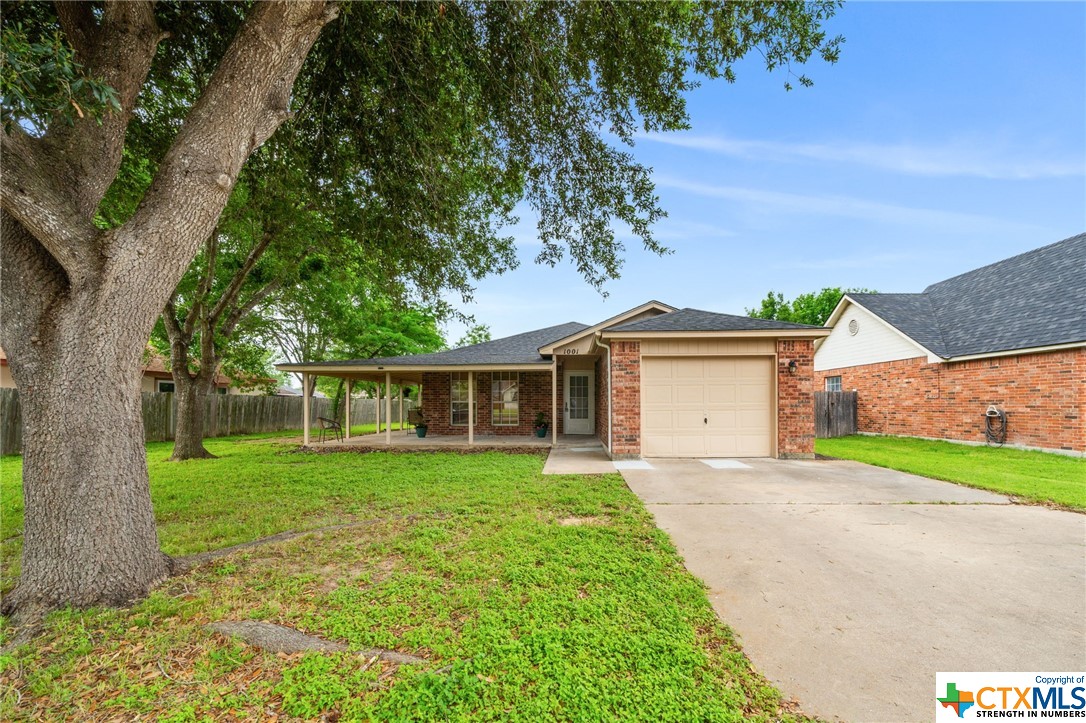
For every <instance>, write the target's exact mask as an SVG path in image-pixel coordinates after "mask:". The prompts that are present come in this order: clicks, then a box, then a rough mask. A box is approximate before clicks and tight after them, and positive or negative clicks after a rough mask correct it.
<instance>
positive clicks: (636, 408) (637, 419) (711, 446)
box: [277, 301, 830, 458]
mask: <svg viewBox="0 0 1086 723" xmlns="http://www.w3.org/2000/svg"><path fill="white" fill-rule="evenodd" d="M829 333H830V332H829V330H828V329H824V328H822V327H812V326H805V325H803V324H791V323H786V322H780V321H768V320H765V319H752V318H749V317H744V316H731V315H728V314H716V313H712V312H708V311H698V310H697V309H681V310H678V309H675V308H673V307H671V306H667V305H666V304H661V303H659V302H656V301H650V302H647V303H645V304H642V305H641V306H638V307H637V308H634V309H631V310H629V311H627V312H625V313H623V314H619V315H618V316H615V317H613V318H611V319H607V320H606V321H603V322H600V323H598V324H595V325H591V326H590V325H586V324H580V323H575V322H571V323H568V324H561V325H559V326H552V327H548V328H546V329H538V330H536V331H529V332H526V333H523V334H518V335H516V336H510V337H506V338H504V339H496V340H494V341H489V342H485V343H482V344H475V345H472V346H467V347H462V348H459V349H453V350H450V351H443V352H435V353H431V354H419V355H415V356H400V357H389V358H381V359H361V360H355V361H328V362H306V363H300V364H279V365H277V366H278V368H279V369H281V370H284V371H291V372H296V373H302V374H304V375H309V374H317V375H321V376H332V377H339V378H344V379H353V380H359V379H364V380H367V381H375V382H378V383H380V384H384V385H391V384H398V385H410V386H420V397H419V399H420V404H421V406H422V408H423V410H424V414H425V416H426V419H427V423H428V434H432V435H467V436H468V441H469V442H471V441H472V440H473V439H474V436H475V435H476V434H484V435H509V434H513V435H530V434H531V433H532V426H533V422H534V421H535V417H536V415H537V413H539V412H543V414H544V416H545V417H546V419H547V421H548V422H551V432H552V440H554V441H557V436H558V435H559V434H564V435H586V436H595V437H597V438H599V440H600V441H601V442H602V443H603V445H604V446H605V447H606V449H607V450H608V453H609V454H610V455H611V457H613V458H630V457H639V456H645V457H811V456H812V455H813V453H814V409H813V407H814V402H813V384H814V373H813V361H814V348H813V342H814V340H816V339H820V338H822V337H825V336H826V335H828V334H829ZM304 386H305V385H303V387H304Z"/></svg>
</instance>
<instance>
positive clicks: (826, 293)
mask: <svg viewBox="0 0 1086 723" xmlns="http://www.w3.org/2000/svg"><path fill="white" fill-rule="evenodd" d="M851 293H857V294H873V293H875V292H874V291H872V290H871V289H842V288H840V287H838V286H830V287H826V288H824V289H822V290H821V291H812V292H808V293H805V294H800V295H799V296H797V297H796V298H795V299H793V300H791V301H785V299H784V294H781V293H778V292H774V291H770V292H769V293H768V294H766V297H765V298H764V299H762V301H761V304H759V306H758V307H757V308H755V309H747V310H746V312H747V316H752V317H754V318H755V319H776V320H777V321H791V322H795V323H797V324H812V325H814V326H822V325H824V324H825V323H826V321H827V320H828V319H829V318H830V314H832V313H833V310H834V309H835V308H837V304H838V302H840V301H841V297H842V296H844V295H845V294H851Z"/></svg>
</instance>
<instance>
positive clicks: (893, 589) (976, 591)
mask: <svg viewBox="0 0 1086 723" xmlns="http://www.w3.org/2000/svg"><path fill="white" fill-rule="evenodd" d="M744 462H745V463H749V464H750V466H751V468H752V469H751V470H714V469H710V468H708V467H706V466H705V465H703V464H700V463H698V462H695V461H693V460H653V464H654V466H656V470H654V471H651V472H649V471H626V472H623V476H624V477H625V478H626V480H627V482H628V484H629V485H630V487H631V489H633V490H634V491H635V492H637V493H638V494H639V495H641V496H642V499H644V500H645V502H646V503H647V505H648V508H649V510H650V511H651V512H652V513H653V515H654V516H655V517H656V521H657V524H658V525H659V526H660V527H661V529H663V530H665V531H666V532H667V533H668V534H670V535H671V538H672V540H673V541H674V542H675V544H676V546H677V547H678V549H679V551H680V553H681V554H682V555H683V557H684V558H685V562H686V566H687V568H688V569H690V571H691V572H693V573H694V574H695V575H697V576H698V577H700V578H701V579H702V580H704V581H705V582H706V584H707V585H708V586H709V596H710V600H711V602H712V604H713V607H714V608H715V609H716V611H717V613H718V614H719V615H720V616H721V618H722V619H723V620H724V621H725V622H726V623H727V624H728V625H730V626H731V627H732V628H733V629H734V630H735V631H736V632H737V633H738V635H739V636H740V639H741V642H742V645H743V649H744V651H745V652H746V653H747V654H748V655H749V656H750V657H751V659H752V661H753V662H754V664H755V667H757V668H758V669H759V670H760V671H761V672H762V673H764V674H765V675H766V676H767V677H768V678H769V679H770V680H771V681H773V682H774V683H775V684H776V685H777V686H778V687H779V688H780V689H781V690H782V691H783V692H784V694H785V695H786V696H789V697H795V698H797V699H798V700H799V703H800V706H801V708H802V709H803V710H804V711H805V712H806V713H809V714H815V715H819V716H822V717H825V718H836V719H840V720H854V721H909V720H931V718H932V715H933V713H932V711H933V705H934V700H933V696H932V693H933V691H934V687H935V673H936V672H938V671H993V670H1021V671H1031V670H1036V671H1045V670H1082V669H1083V668H1084V667H1086V516H1084V515H1081V514H1076V513H1071V512H1062V511H1056V510H1049V509H1045V508H1042V507H1028V506H1020V505H1010V504H1007V501H1006V499H1005V498H1003V497H1001V496H999V495H994V494H991V493H986V492H981V491H977V490H971V489H969V488H964V487H960V486H958V485H952V484H949V483H943V482H936V481H933V480H927V479H924V478H920V477H914V476H912V475H905V474H900V473H896V472H892V471H889V470H883V469H878V468H873V467H867V466H865V465H860V464H857V463H852V462H838V461H825V462H823V461H804V462H794V461H778V460H744Z"/></svg>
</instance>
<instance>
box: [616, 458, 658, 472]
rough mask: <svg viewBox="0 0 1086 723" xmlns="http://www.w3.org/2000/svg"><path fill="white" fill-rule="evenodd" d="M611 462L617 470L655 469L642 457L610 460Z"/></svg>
mask: <svg viewBox="0 0 1086 723" xmlns="http://www.w3.org/2000/svg"><path fill="white" fill-rule="evenodd" d="M611 464H613V465H614V468H615V469H617V470H626V471H632V470H651V469H655V467H653V466H652V465H651V464H649V463H648V462H646V461H645V460H643V459H628V460H619V461H617V462H612V463H611Z"/></svg>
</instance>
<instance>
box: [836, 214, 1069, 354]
mask: <svg viewBox="0 0 1086 723" xmlns="http://www.w3.org/2000/svg"><path fill="white" fill-rule="evenodd" d="M847 298H849V299H851V300H854V301H855V303H858V304H859V305H860V306H862V307H864V308H865V309H867V310H868V311H871V312H872V313H874V314H877V315H878V316H879V317H880V318H882V319H883V320H884V321H886V322H887V323H889V324H890V325H891V326H893V327H895V328H896V329H897V330H898V331H900V332H902V333H903V334H905V335H906V336H908V337H910V338H911V339H913V340H914V341H916V342H917V343H918V344H920V345H922V346H924V347H925V348H926V349H928V350H929V351H931V352H933V353H934V354H937V355H938V356H940V357H942V358H944V359H951V358H955V357H962V356H973V355H983V354H994V353H998V352H1005V351H1014V350H1017V349H1032V348H1037V347H1046V346H1058V345H1062V344H1074V343H1079V342H1086V233H1082V234H1078V235H1077V236H1072V237H1070V238H1067V239H1064V240H1063V241H1058V242H1056V243H1054V244H1050V245H1048V246H1044V247H1042V248H1039V249H1035V250H1033V251H1029V252H1026V253H1024V254H1019V255H1018V256H1012V257H1011V258H1009V259H1004V260H1003V261H998V262H996V263H994V264H989V265H988V266H984V267H981V268H979V269H975V270H973V271H970V272H968V273H964V274H961V275H959V276H955V277H953V278H950V279H946V280H945V281H940V282H938V283H935V284H932V285H931V286H929V287H928V288H926V289H924V291H923V292H922V293H919V294H848V297H847Z"/></svg>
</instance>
